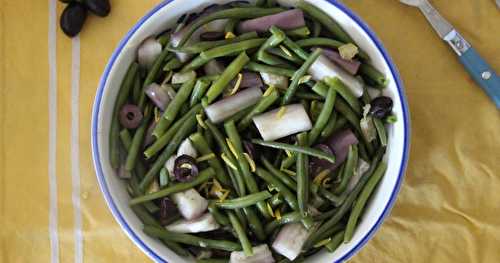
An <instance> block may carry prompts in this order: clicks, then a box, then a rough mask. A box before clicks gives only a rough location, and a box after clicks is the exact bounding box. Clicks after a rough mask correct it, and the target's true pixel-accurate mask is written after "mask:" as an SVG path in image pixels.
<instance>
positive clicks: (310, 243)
mask: <svg viewBox="0 0 500 263" xmlns="http://www.w3.org/2000/svg"><path fill="white" fill-rule="evenodd" d="M320 228H321V227H317V229H316V230H315V231H311V233H310V234H309V237H308V238H307V240H306V242H305V243H304V246H303V249H304V250H309V249H311V247H313V245H315V244H316V243H317V242H320V241H322V240H324V239H326V238H328V237H331V236H332V235H334V234H335V233H337V232H339V231H342V230H344V229H345V224H344V223H337V224H335V225H333V226H332V227H330V228H328V229H325V230H324V232H322V233H321V234H322V235H323V236H324V237H325V238H323V239H312V237H314V235H315V234H318V232H319V229H320Z"/></svg>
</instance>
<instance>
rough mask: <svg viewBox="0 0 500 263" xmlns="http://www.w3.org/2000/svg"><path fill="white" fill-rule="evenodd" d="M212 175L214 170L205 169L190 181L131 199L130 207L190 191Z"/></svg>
mask: <svg viewBox="0 0 500 263" xmlns="http://www.w3.org/2000/svg"><path fill="white" fill-rule="evenodd" d="M214 175H215V170H214V169H213V168H207V169H205V170H203V171H201V172H200V174H199V175H198V176H197V177H196V178H194V179H193V180H192V181H189V182H183V183H176V184H174V185H172V186H169V187H167V188H164V189H161V190H160V191H157V192H154V193H151V194H146V195H143V196H140V197H136V198H133V199H132V200H130V205H136V204H140V203H144V202H147V201H151V200H156V199H159V198H162V197H165V196H168V195H171V194H175V193H178V192H182V191H185V190H188V189H191V188H193V187H195V186H198V185H200V184H202V183H204V182H206V181H208V180H209V179H211V178H213V177H214Z"/></svg>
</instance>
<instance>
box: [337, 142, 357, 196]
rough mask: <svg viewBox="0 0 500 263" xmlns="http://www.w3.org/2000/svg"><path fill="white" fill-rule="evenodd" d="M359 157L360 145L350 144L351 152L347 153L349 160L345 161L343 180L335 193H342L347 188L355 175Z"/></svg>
mask: <svg viewBox="0 0 500 263" xmlns="http://www.w3.org/2000/svg"><path fill="white" fill-rule="evenodd" d="M358 158H359V157H358V146H357V145H350V146H349V152H348V154H347V161H346V162H345V168H344V173H343V174H342V180H341V181H340V184H339V185H338V186H337V187H336V188H335V190H334V191H333V192H334V193H335V194H341V193H343V192H344V191H345V190H346V188H347V185H348V184H349V181H350V180H351V177H352V176H353V175H354V170H355V169H356V167H357V166H358Z"/></svg>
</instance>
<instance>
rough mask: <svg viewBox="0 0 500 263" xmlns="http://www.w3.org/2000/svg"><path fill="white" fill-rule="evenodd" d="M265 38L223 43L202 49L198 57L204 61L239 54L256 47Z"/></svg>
mask: <svg viewBox="0 0 500 263" xmlns="http://www.w3.org/2000/svg"><path fill="white" fill-rule="evenodd" d="M265 41H266V39H264V38H256V39H250V40H245V41H241V42H237V43H234V44H229V45H224V46H220V47H215V48H212V49H210V50H207V51H203V52H202V53H201V54H200V57H201V58H203V59H205V60H206V61H210V60H212V59H215V58H219V57H225V56H229V55H233V54H239V53H241V52H243V51H246V50H248V49H252V48H256V47H259V46H261V45H262V43H264V42H265Z"/></svg>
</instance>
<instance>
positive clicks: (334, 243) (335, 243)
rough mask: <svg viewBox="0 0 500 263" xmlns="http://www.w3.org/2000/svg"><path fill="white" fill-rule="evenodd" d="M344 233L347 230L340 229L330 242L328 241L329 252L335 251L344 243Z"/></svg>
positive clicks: (327, 248)
mask: <svg viewBox="0 0 500 263" xmlns="http://www.w3.org/2000/svg"><path fill="white" fill-rule="evenodd" d="M344 233H345V231H340V232H338V233H337V234H335V235H334V236H333V237H332V239H331V240H330V242H328V243H327V244H326V245H325V247H326V250H328V252H330V253H333V252H334V251H335V250H336V249H337V248H338V247H339V246H340V245H341V244H342V239H343V238H344Z"/></svg>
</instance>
